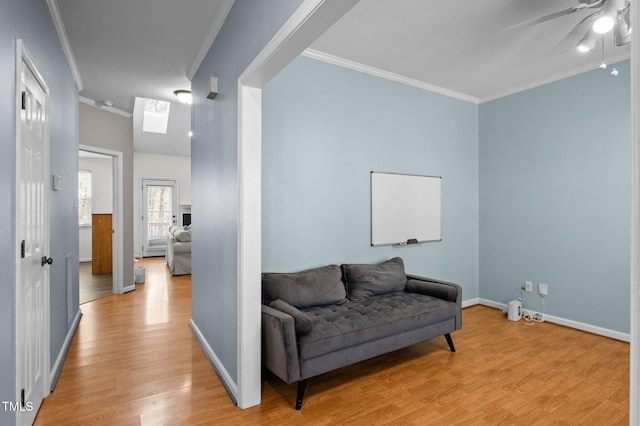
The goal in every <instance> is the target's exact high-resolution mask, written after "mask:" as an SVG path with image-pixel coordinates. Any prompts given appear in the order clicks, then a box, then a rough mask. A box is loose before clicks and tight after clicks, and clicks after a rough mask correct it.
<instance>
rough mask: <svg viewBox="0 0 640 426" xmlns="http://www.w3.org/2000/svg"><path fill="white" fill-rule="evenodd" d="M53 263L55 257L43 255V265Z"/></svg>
mask: <svg viewBox="0 0 640 426" xmlns="http://www.w3.org/2000/svg"><path fill="white" fill-rule="evenodd" d="M52 263H53V259H52V258H51V257H47V256H42V262H41V265H42V266H44V265H51V264H52Z"/></svg>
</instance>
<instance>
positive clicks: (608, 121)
mask: <svg viewBox="0 0 640 426" xmlns="http://www.w3.org/2000/svg"><path fill="white" fill-rule="evenodd" d="M616 67H617V68H618V70H619V71H620V74H619V76H618V77H616V78H613V77H611V76H610V75H609V72H605V71H601V70H595V71H591V72H587V73H584V74H580V75H577V76H575V77H572V78H568V79H565V80H561V81H558V82H555V83H552V84H547V85H545V86H541V87H538V88H535V89H532V90H528V91H525V92H522V93H519V94H516V95H513V96H509V97H505V98H502V99H498V100H495V101H493V102H488V103H485V104H482V105H481V106H480V296H481V297H483V298H486V299H490V300H494V301H498V302H502V303H506V302H507V301H508V300H510V299H513V298H515V297H516V296H517V295H518V289H519V287H520V286H521V285H522V284H523V283H524V281H525V280H531V281H533V282H534V283H538V282H544V283H547V284H549V295H548V296H547V297H546V298H545V302H546V306H547V313H549V314H551V315H554V316H558V317H562V318H567V319H571V320H574V321H579V322H583V323H587V324H591V325H596V326H600V327H604V328H608V329H612V330H616V331H619V332H624V333H628V332H629V245H630V240H629V232H630V230H629V220H630V216H629V215H630V199H629V196H630V195H629V194H630V188H629V182H630V175H629V173H630V169H629V167H630V165H629V152H630V121H629V120H630V79H629V75H630V74H629V72H630V70H629V62H628V61H627V62H623V63H620V64H616ZM610 68H611V67H610ZM535 290H536V292H534V294H526V295H525V298H524V303H525V306H528V307H529V308H530V309H534V310H540V309H542V305H541V303H540V297H539V296H538V295H537V289H535Z"/></svg>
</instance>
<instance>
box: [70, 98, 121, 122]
mask: <svg viewBox="0 0 640 426" xmlns="http://www.w3.org/2000/svg"><path fill="white" fill-rule="evenodd" d="M78 100H79V101H80V102H82V103H83V104H87V105H91V106H92V107H94V108H99V109H102V110H105V111H109V112H111V113H113V114H118V115H121V116H123V117H127V118H131V117H133V114H132V113H130V112H127V111H123V110H121V109H118V108H114V107H106V106H105V107H98V106H96V101H94V100H93V99H89V98H85V97H84V96H78Z"/></svg>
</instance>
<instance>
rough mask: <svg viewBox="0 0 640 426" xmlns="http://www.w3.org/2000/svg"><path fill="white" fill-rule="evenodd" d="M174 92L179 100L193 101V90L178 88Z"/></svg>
mask: <svg viewBox="0 0 640 426" xmlns="http://www.w3.org/2000/svg"><path fill="white" fill-rule="evenodd" d="M173 94H174V95H176V97H177V98H178V100H179V101H180V102H182V103H183V104H192V103H193V97H192V96H191V92H190V91H188V90H176V91H175V92H173Z"/></svg>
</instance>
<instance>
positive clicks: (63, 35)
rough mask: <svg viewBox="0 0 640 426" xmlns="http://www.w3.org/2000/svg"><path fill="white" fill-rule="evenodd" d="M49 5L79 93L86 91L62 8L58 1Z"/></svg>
mask: <svg viewBox="0 0 640 426" xmlns="http://www.w3.org/2000/svg"><path fill="white" fill-rule="evenodd" d="M47 4H48V5H49V11H50V12H51V18H53V24H54V25H55V27H56V31H57V32H58V37H59V38H60V43H61V44H62V50H64V56H66V58H67V63H68V64H69V68H70V69H71V74H72V75H73V80H74V81H75V83H76V88H77V89H78V92H80V91H82V89H84V87H83V86H82V77H80V71H79V70H78V66H77V65H76V58H75V56H74V55H73V51H72V50H71V44H70V43H69V37H68V36H67V30H66V28H65V26H64V22H63V21H62V15H61V14H60V8H59V7H58V3H57V1H56V0H47Z"/></svg>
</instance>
